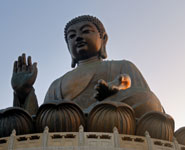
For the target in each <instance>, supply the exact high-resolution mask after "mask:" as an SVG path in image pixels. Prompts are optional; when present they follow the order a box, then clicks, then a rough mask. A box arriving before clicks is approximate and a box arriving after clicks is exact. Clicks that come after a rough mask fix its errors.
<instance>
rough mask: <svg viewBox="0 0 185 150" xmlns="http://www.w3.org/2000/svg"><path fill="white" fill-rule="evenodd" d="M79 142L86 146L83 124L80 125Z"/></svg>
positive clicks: (80, 144)
mask: <svg viewBox="0 0 185 150" xmlns="http://www.w3.org/2000/svg"><path fill="white" fill-rule="evenodd" d="M78 144H79V146H84V127H83V126H82V125H80V127H79V132H78Z"/></svg>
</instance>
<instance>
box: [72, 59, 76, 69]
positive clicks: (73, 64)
mask: <svg viewBox="0 0 185 150" xmlns="http://www.w3.org/2000/svg"><path fill="white" fill-rule="evenodd" d="M76 64H77V61H76V60H75V59H74V58H72V62H71V67H72V68H75V66H76Z"/></svg>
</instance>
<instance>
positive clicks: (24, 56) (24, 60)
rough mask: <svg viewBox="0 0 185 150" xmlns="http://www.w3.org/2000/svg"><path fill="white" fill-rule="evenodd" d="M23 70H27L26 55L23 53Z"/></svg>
mask: <svg viewBox="0 0 185 150" xmlns="http://www.w3.org/2000/svg"><path fill="white" fill-rule="evenodd" d="M22 71H26V55H25V54H24V53H23V54H22Z"/></svg>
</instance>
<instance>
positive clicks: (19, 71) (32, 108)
mask: <svg viewBox="0 0 185 150" xmlns="http://www.w3.org/2000/svg"><path fill="white" fill-rule="evenodd" d="M36 65H37V64H36V63H33V64H32V62H31V57H30V56H29V57H28V59H27V62H26V56H25V54H22V56H19V58H18V61H15V62H14V67H13V75H12V79H11V84H12V88H13V90H14V100H13V106H14V107H21V108H23V109H25V110H27V111H28V112H29V113H30V114H31V115H34V114H36V112H37V109H38V103H37V98H36V95H35V92H34V88H33V84H34V82H35V80H36V77H37V66H36Z"/></svg>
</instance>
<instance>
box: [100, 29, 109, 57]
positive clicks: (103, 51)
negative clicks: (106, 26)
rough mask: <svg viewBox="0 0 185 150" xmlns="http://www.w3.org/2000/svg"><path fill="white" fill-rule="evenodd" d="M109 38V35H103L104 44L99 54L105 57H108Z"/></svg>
mask: <svg viewBox="0 0 185 150" xmlns="http://www.w3.org/2000/svg"><path fill="white" fill-rule="evenodd" d="M107 40H108V35H107V34H106V33H104V34H103V37H102V46H101V49H100V52H99V56H100V57H101V58H103V59H105V58H107V52H106V44H107Z"/></svg>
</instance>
